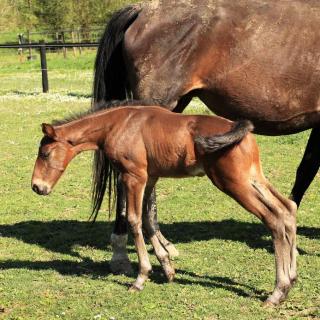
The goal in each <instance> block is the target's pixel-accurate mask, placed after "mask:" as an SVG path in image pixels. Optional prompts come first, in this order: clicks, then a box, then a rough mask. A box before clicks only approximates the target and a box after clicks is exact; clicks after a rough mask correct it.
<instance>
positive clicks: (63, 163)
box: [31, 124, 76, 195]
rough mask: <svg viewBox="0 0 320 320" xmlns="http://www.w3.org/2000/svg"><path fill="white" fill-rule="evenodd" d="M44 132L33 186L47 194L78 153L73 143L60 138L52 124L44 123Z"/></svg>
mask: <svg viewBox="0 0 320 320" xmlns="http://www.w3.org/2000/svg"><path fill="white" fill-rule="evenodd" d="M42 132H43V133H44V137H43V138H42V139H41V142H40V147H39V152H38V157H37V159H36V163H35V166H34V170H33V175H32V183H31V186H32V190H33V191H34V192H36V193H38V194H41V195H47V194H49V193H50V192H51V190H52V188H53V186H54V185H55V184H56V182H57V181H58V180H59V178H60V177H61V175H62V173H63V172H64V170H65V169H66V167H67V165H68V163H69V162H70V161H71V160H72V158H73V157H74V156H75V154H76V153H75V150H74V147H73V146H72V144H71V143H70V142H68V141H66V140H64V139H61V138H59V137H58V136H57V134H56V131H55V129H54V127H53V126H51V125H50V124H42Z"/></svg>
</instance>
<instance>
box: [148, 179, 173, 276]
mask: <svg viewBox="0 0 320 320" xmlns="http://www.w3.org/2000/svg"><path fill="white" fill-rule="evenodd" d="M156 181H157V180H156V179H149V181H148V183H147V185H146V188H145V192H144V199H143V213H142V221H143V228H144V231H145V235H146V236H147V237H148V238H149V240H150V242H151V244H152V246H153V248H154V252H155V254H156V256H157V259H158V261H159V262H160V264H161V266H162V268H163V270H164V273H165V275H166V277H167V279H168V281H169V282H171V281H172V280H173V279H174V276H175V271H174V268H173V266H172V264H171V262H170V258H169V254H168V251H167V250H165V249H164V247H163V244H162V243H161V242H160V239H159V230H157V229H156V228H155V225H156V224H152V223H151V222H150V217H149V216H148V212H149V211H150V206H153V205H154V203H152V200H153V199H152V198H151V194H152V190H154V186H155V184H156ZM166 248H167V247H166Z"/></svg>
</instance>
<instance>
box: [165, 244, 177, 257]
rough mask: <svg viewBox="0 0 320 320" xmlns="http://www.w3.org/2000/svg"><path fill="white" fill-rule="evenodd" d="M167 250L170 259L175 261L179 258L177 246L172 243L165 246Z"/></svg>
mask: <svg viewBox="0 0 320 320" xmlns="http://www.w3.org/2000/svg"><path fill="white" fill-rule="evenodd" d="M165 249H166V250H167V252H168V254H169V257H170V259H174V258H176V257H178V256H179V251H178V250H177V249H176V248H175V246H174V245H173V244H172V243H169V244H167V245H166V246H165Z"/></svg>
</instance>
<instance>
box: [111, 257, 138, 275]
mask: <svg viewBox="0 0 320 320" xmlns="http://www.w3.org/2000/svg"><path fill="white" fill-rule="evenodd" d="M110 270H111V272H112V273H113V274H124V275H127V276H130V275H132V274H133V269H132V266H131V263H130V261H129V259H121V260H111V261H110Z"/></svg>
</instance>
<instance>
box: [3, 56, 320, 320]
mask: <svg viewBox="0 0 320 320" xmlns="http://www.w3.org/2000/svg"><path fill="white" fill-rule="evenodd" d="M17 59H18V57H16V56H14V55H8V56H7V57H5V59H1V60H0V70H1V74H0V132H1V140H0V150H1V152H0V168H1V169H0V177H1V187H0V188H1V189H0V191H1V192H0V203H1V207H0V208H1V218H0V309H1V308H3V310H2V311H0V318H1V319H37V320H38V319H113V318H114V319H211V320H213V319H316V318H320V311H319V305H320V288H319V282H320V272H319V269H320V218H319V214H320V197H319V196H318V194H319V180H318V177H317V178H316V179H315V181H314V183H313V184H312V186H311V188H310V189H309V191H308V193H307V195H306V197H305V199H304V201H303V203H302V206H301V208H300V210H299V214H298V224H299V230H298V233H299V235H298V247H299V250H300V255H299V257H298V268H299V277H300V278H299V281H298V283H297V285H296V286H295V287H294V288H293V290H292V291H291V292H290V295H289V298H288V300H287V301H286V302H284V303H283V304H282V305H281V306H280V307H278V308H275V309H265V308H263V307H262V306H261V301H262V300H263V299H264V298H265V297H266V296H267V295H268V293H270V291H271V290H272V288H273V284H274V257H273V251H272V243H271V238H270V236H269V233H268V232H267V230H266V229H265V228H264V227H263V225H262V224H261V223H260V222H259V221H258V220H257V219H256V218H254V217H253V216H252V215H250V214H249V213H247V212H246V211H245V210H243V209H242V208H240V207H239V205H238V204H236V203H235V202H234V201H232V200H231V199H230V198H228V197H227V196H226V195H224V194H222V193H221V192H219V191H218V190H217V189H215V188H213V187H212V186H211V184H210V183H209V182H208V181H207V180H206V179H205V178H194V179H183V180H172V179H166V180H161V181H160V182H159V184H158V189H157V191H158V205H159V220H160V223H161V229H162V231H163V233H164V234H165V235H166V236H167V237H168V238H169V239H171V240H172V241H173V242H174V243H175V245H176V247H177V248H178V250H179V252H180V257H179V258H178V259H176V260H175V267H176V269H177V278H176V280H175V281H174V283H172V284H167V283H166V282H165V279H164V277H163V275H162V274H161V270H160V268H159V264H158V262H157V261H156V259H155V257H154V256H153V254H152V253H151V251H150V255H151V260H152V264H153V266H154V273H153V274H152V275H151V281H150V282H148V283H147V284H146V287H145V290H144V291H143V292H141V293H139V294H130V293H128V292H127V284H128V283H130V282H132V281H133V280H134V278H133V277H126V276H115V275H112V274H111V273H110V271H109V267H108V261H109V260H110V259H111V250H110V246H109V235H110V232H111V230H112V221H110V220H109V219H108V217H107V214H106V213H104V212H102V213H101V215H100V218H99V220H98V222H97V223H96V224H95V225H91V224H90V223H88V217H89V213H90V188H91V160H92V155H91V154H90V153H87V154H83V155H80V156H79V157H77V158H76V159H74V160H73V162H72V163H71V164H70V167H69V168H68V170H67V172H66V173H65V175H64V176H63V178H62V179H61V180H60V182H59V184H58V185H57V186H56V188H55V190H54V192H53V193H52V195H50V196H48V197H40V196H37V195H35V194H34V193H33V192H32V191H31V188H30V179H31V173H32V170H33V164H34V160H35V157H36V154H37V148H38V143H39V140H40V138H41V130H40V124H41V122H44V121H46V122H48V121H51V120H52V119H55V118H61V117H64V116H66V115H68V114H69V113H71V112H74V111H78V110H83V109H86V108H88V107H89V105H90V99H89V98H88V96H89V95H90V92H91V86H92V65H93V59H94V52H93V51H87V52H86V53H84V54H83V55H82V56H81V57H77V58H76V59H75V58H73V56H72V55H71V54H70V55H68V59H67V60H64V59H63V58H62V55H58V54H52V55H51V56H50V57H49V63H48V64H49V70H50V72H49V80H50V93H49V94H42V93H41V80H40V73H39V70H38V67H39V65H38V62H37V61H36V62H34V61H33V62H24V63H23V64H19V61H18V60H17ZM29 70H31V71H29ZM195 106H196V107H197V108H194V107H195ZM194 110H196V112H204V109H203V107H201V106H199V103H198V102H194V104H193V107H190V108H189V109H188V112H195V111H194ZM307 138H308V132H305V133H301V134H298V135H293V136H288V137H262V136H258V137H257V140H258V142H259V145H260V149H261V158H262V162H263V167H264V171H265V174H266V176H267V177H268V178H269V179H270V180H271V181H272V183H273V184H274V185H275V186H276V187H277V188H278V189H279V190H280V191H281V192H283V193H284V194H288V193H289V191H290V189H291V187H292V183H293V181H294V176H295V169H296V167H297V165H298V163H299V161H300V159H301V156H302V154H303V151H304V146H305V144H306V141H307ZM105 209H106V207H104V211H106V210H105ZM148 248H149V249H150V246H148ZM129 252H130V258H131V259H132V261H133V263H134V267H135V271H137V257H136V254H135V250H134V246H133V244H132V240H131V239H130V245H129Z"/></svg>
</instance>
